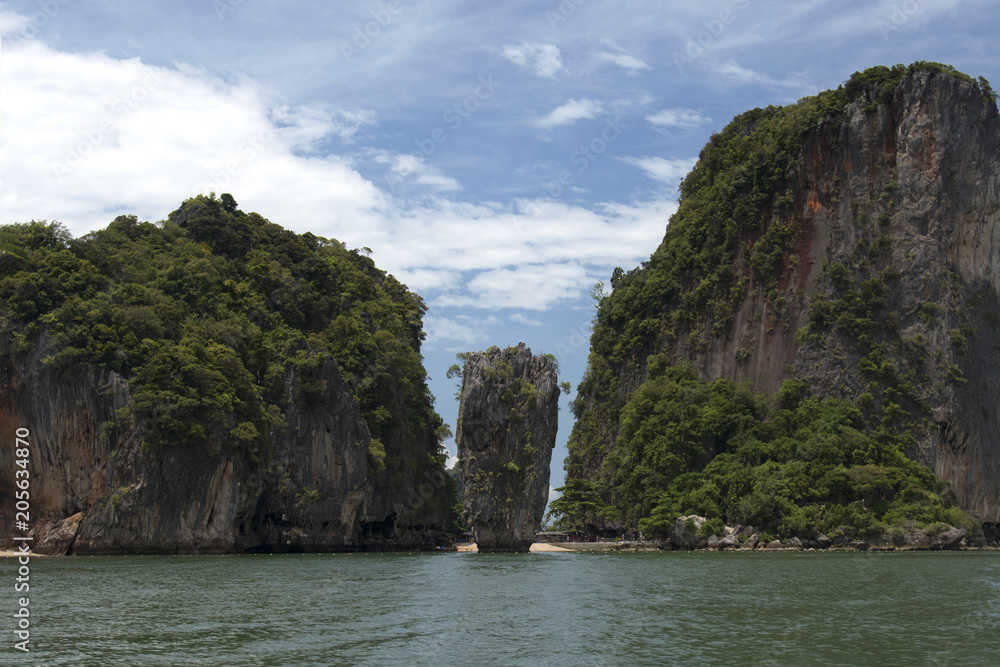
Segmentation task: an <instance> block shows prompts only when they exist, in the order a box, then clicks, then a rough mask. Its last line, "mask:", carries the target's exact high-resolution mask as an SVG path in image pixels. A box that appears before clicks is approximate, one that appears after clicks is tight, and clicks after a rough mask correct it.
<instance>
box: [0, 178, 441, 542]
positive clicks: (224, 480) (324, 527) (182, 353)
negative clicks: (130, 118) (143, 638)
mask: <svg viewBox="0 0 1000 667" xmlns="http://www.w3.org/2000/svg"><path fill="white" fill-rule="evenodd" d="M0 231H2V232H3V233H4V237H5V240H6V239H8V238H9V239H10V245H11V247H12V248H13V252H11V253H9V254H2V255H0V433H3V434H4V437H6V438H8V440H9V441H12V440H13V434H14V432H15V430H16V429H18V428H27V429H29V430H30V432H31V443H32V448H31V456H30V459H29V461H28V470H29V471H30V473H31V477H30V483H31V485H30V492H31V526H32V530H33V533H32V534H33V535H34V546H35V548H36V549H37V550H38V551H41V552H44V553H74V554H88V553H89V554H113V553H160V554H174V553H238V552H245V551H317V550H355V549H415V548H431V547H434V546H435V545H436V543H437V541H438V539H439V538H440V537H441V535H442V534H443V532H444V530H446V529H447V527H448V524H449V521H450V519H451V517H450V511H451V506H452V504H453V502H454V495H453V486H454V485H453V483H452V482H451V480H450V479H448V478H447V477H446V476H445V474H444V466H443V463H444V458H445V457H444V453H443V451H442V449H441V447H440V438H441V428H440V427H441V424H442V422H441V419H440V417H439V416H438V415H437V414H436V413H435V412H434V410H433V398H432V397H431V396H430V393H429V390H428V388H427V385H426V372H425V370H424V368H423V365H422V363H421V357H420V341H421V340H422V338H423V332H422V325H421V316H422V314H423V311H424V309H423V305H422V303H421V301H420V299H419V297H417V296H416V295H415V294H412V293H410V292H409V291H408V290H406V288H405V286H402V285H401V284H399V283H398V282H396V281H395V280H394V279H393V278H392V277H391V276H388V275H387V274H385V273H384V272H381V271H379V270H378V269H377V268H376V267H375V266H374V264H373V263H372V262H371V260H370V259H368V258H367V257H364V256H363V255H361V254H360V253H358V252H356V251H350V250H347V249H346V248H344V247H343V245H342V244H340V243H338V242H336V241H329V240H327V239H319V238H318V237H314V236H312V235H309V234H305V235H298V234H294V233H292V232H289V231H287V230H284V229H282V228H280V227H278V226H277V225H274V224H272V223H270V222H268V221H266V220H265V219H263V218H262V217H260V216H259V215H257V214H253V213H252V214H244V213H243V212H241V211H239V210H238V209H237V208H236V203H235V201H234V200H233V199H232V197H230V196H229V195H223V196H222V199H221V200H218V199H215V198H214V197H213V198H207V197H196V198H194V199H192V200H188V201H187V202H185V203H184V205H183V206H182V207H181V209H179V210H178V211H176V212H175V213H174V214H171V217H170V219H168V220H166V221H163V222H161V223H158V224H151V223H139V222H138V221H137V220H136V219H135V218H134V217H130V216H122V217H120V218H119V219H117V220H115V221H114V222H113V223H112V224H111V225H110V226H109V227H108V228H107V229H105V230H100V231H98V232H95V233H93V234H91V235H88V236H87V237H84V238H82V239H76V240H74V239H70V238H69V237H68V235H67V234H65V233H64V231H62V230H61V229H60V228H59V227H58V225H48V224H46V223H36V222H32V223H29V224H24V225H11V226H7V227H5V228H3V229H2V230H0ZM13 456H14V452H13V449H12V448H9V447H4V448H0V497H3V498H5V499H7V500H9V499H11V498H12V497H13V489H14V471H15V463H14V461H13ZM7 500H5V502H4V503H3V504H2V506H0V546H5V545H8V546H9V545H10V539H11V537H12V536H13V535H14V534H15V531H14V530H13V521H14V516H13V503H12V502H7Z"/></svg>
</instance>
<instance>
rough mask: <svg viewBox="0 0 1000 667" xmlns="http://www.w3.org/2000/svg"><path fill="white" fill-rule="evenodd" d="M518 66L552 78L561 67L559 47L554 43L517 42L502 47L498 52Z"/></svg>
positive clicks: (543, 76)
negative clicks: (516, 43)
mask: <svg viewBox="0 0 1000 667" xmlns="http://www.w3.org/2000/svg"><path fill="white" fill-rule="evenodd" d="M500 55H502V56H503V57H504V58H506V59H507V60H509V61H511V62H512V63H514V64H515V65H517V66H518V67H523V68H527V69H530V70H531V71H532V73H534V75H535V76H540V77H542V78H544V79H554V78H555V76H556V74H558V73H559V70H561V69H562V68H563V64H562V56H561V55H560V53H559V47H558V46H556V45H555V44H528V43H524V44H518V45H508V46H505V47H503V50H502V51H501V52H500Z"/></svg>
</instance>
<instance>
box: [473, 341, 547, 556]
mask: <svg viewBox="0 0 1000 667" xmlns="http://www.w3.org/2000/svg"><path fill="white" fill-rule="evenodd" d="M462 377H463V380H462V393H461V403H460V406H459V421H458V433H457V436H456V440H457V442H458V458H459V463H458V465H459V468H460V474H461V479H462V487H463V489H464V494H465V514H464V518H465V519H466V520H467V521H469V522H470V523H471V524H472V529H473V532H474V533H475V536H476V545H477V547H478V549H479V550H480V551H481V552H483V551H527V550H528V548H529V547H530V546H531V543H532V542H533V541H534V539H535V533H536V532H537V531H538V530H540V528H541V525H542V518H543V516H542V515H543V513H544V511H545V504H546V501H547V499H548V493H549V464H550V462H551V458H552V448H553V447H554V446H555V438H556V428H557V419H558V410H559V403H558V399H559V383H558V379H557V377H556V370H555V368H554V367H553V364H552V362H551V361H550V360H549V359H547V358H546V357H542V356H532V354H531V350H530V349H528V348H527V347H525V345H524V343H521V344H519V345H518V346H517V347H516V348H514V347H511V348H506V349H500V348H497V347H491V348H490V349H488V350H487V351H486V352H476V353H473V354H472V355H470V356H469V358H468V360H467V361H466V364H465V368H464V371H463V375H462Z"/></svg>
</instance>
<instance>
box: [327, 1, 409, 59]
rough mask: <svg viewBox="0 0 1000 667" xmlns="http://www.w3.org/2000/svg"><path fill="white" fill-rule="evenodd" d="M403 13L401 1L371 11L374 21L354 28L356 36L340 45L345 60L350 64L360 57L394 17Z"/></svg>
mask: <svg viewBox="0 0 1000 667" xmlns="http://www.w3.org/2000/svg"><path fill="white" fill-rule="evenodd" d="M401 11H403V3H402V2H399V0H393V1H392V2H388V3H386V4H385V6H384V7H382V8H381V9H373V10H371V16H372V20H371V21H368V23H365V24H364V26H360V25H356V26H354V36H353V39H352V40H351V42H350V43H347V42H341V43H340V52H341V53H342V54H343V56H344V60H346V61H347V62H348V63H350V62H352V61H353V60H354V59H355V58H357V57H358V56H360V55H361V53H362V52H363V51H364V50H365V49H367V48H368V47H369V46H371V43H372V41H374V40H375V39H377V38H378V36H379V35H381V34H382V31H383V30H385V29H386V28H388V27H389V24H391V23H392V19H393V17H394V16H396V15H397V14H399V13H400V12H401Z"/></svg>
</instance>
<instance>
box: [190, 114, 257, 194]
mask: <svg viewBox="0 0 1000 667" xmlns="http://www.w3.org/2000/svg"><path fill="white" fill-rule="evenodd" d="M272 141H274V130H272V129H271V128H270V127H266V128H264V129H263V130H261V131H260V132H258V133H257V134H255V135H253V136H250V137H247V138H246V140H244V141H243V143H241V144H240V145H239V148H238V150H239V157H238V158H232V159H230V160H227V161H226V164H225V165H223V167H222V169H216V170H213V171H212V172H211V173H210V174H209V176H210V177H211V178H212V180H211V181H209V182H208V183H207V184H206V185H205V192H221V191H222V190H223V189H225V188H227V187H229V184H230V183H232V182H233V179H234V178H236V177H237V176H239V175H240V173H241V172H242V171H243V168H244V167H245V166H246V165H247V164H248V163H249V162H251V161H252V160H253V159H254V158H256V157H257V155H258V154H259V153H260V152H261V151H262V150H263V149H264V147H265V146H267V145H268V144H269V143H271V142H272Z"/></svg>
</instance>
